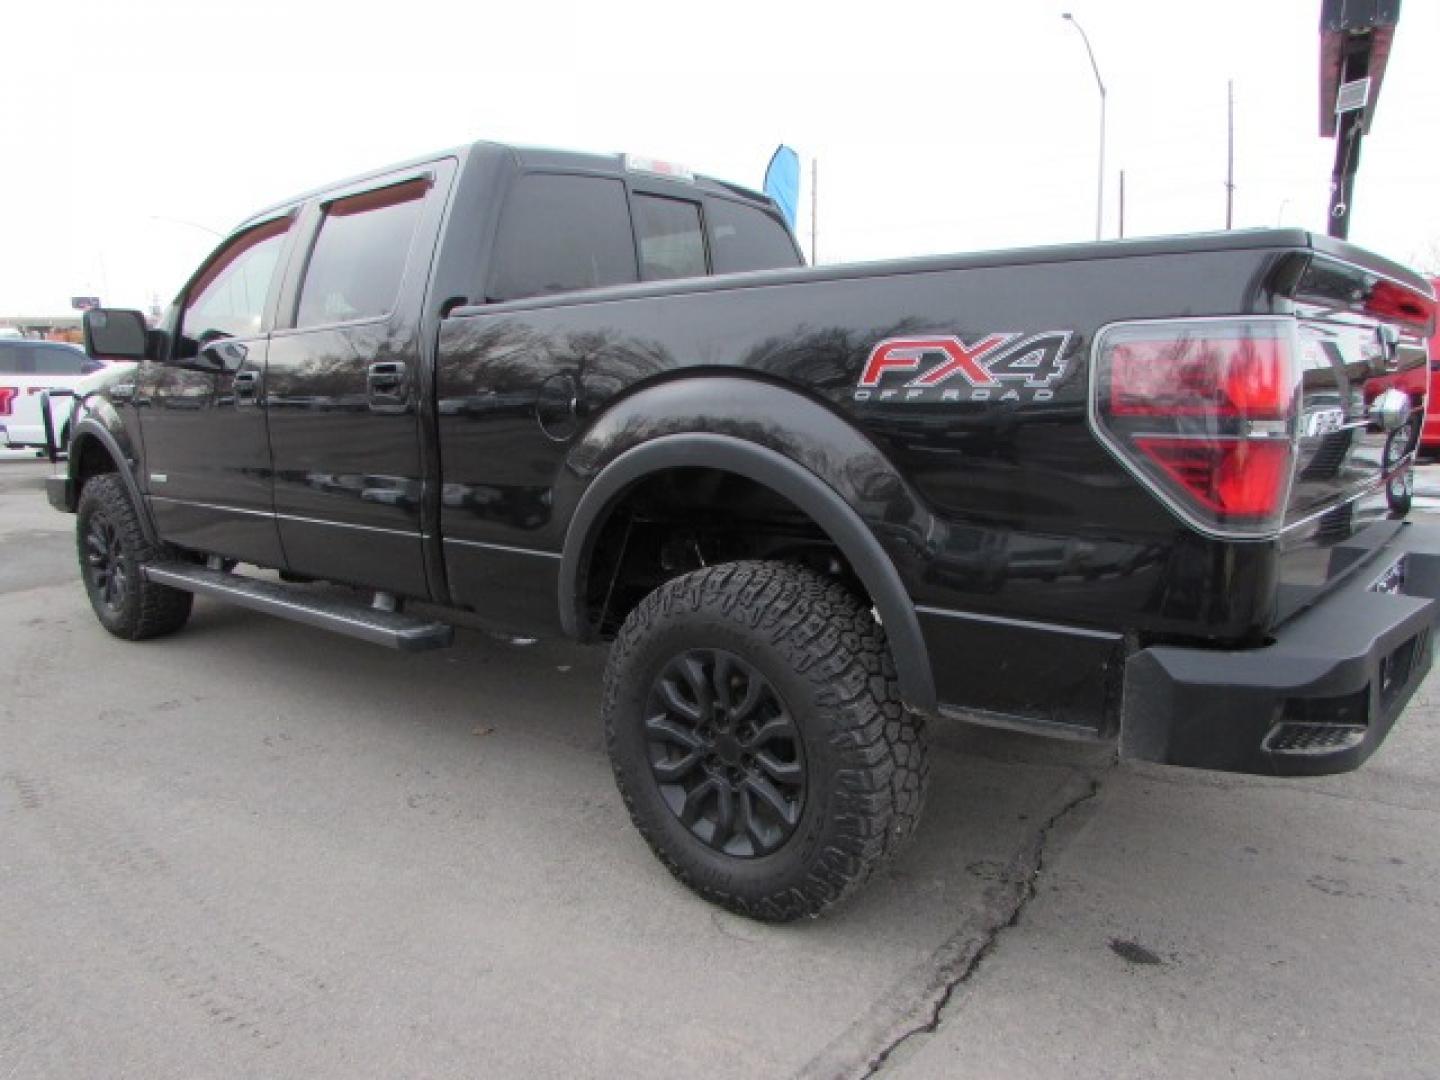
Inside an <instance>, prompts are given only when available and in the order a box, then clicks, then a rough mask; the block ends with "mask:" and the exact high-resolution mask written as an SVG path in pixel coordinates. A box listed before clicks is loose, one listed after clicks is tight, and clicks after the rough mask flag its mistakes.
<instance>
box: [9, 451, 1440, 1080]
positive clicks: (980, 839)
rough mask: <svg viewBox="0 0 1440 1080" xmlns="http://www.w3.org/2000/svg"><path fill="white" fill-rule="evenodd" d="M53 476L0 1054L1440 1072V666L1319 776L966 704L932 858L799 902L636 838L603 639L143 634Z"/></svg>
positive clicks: (652, 1066) (36, 594)
mask: <svg viewBox="0 0 1440 1080" xmlns="http://www.w3.org/2000/svg"><path fill="white" fill-rule="evenodd" d="M47 470H48V466H45V465H44V464H42V463H31V462H24V461H20V462H4V463H0V672H3V673H4V674H5V677H6V678H7V680H8V684H9V692H8V694H6V695H5V696H4V698H3V704H0V1078H8V1077H52V1076H53V1077H97V1076H106V1077H145V1078H147V1080H148V1078H167V1077H175V1078H180V1077H184V1078H187V1080H188V1078H202V1077H234V1076H246V1077H268V1076H275V1077H282V1076H283V1077H291V1076H297V1075H304V1076H306V1077H330V1076H333V1077H345V1078H351V1077H372V1076H373V1077H395V1076H407V1077H408V1076H415V1077H421V1076H424V1077H476V1076H498V1075H525V1076H542V1077H543V1076H556V1077H558V1076H625V1077H650V1076H673V1075H676V1074H681V1075H683V1074H686V1073H690V1072H694V1071H700V1070H706V1071H708V1072H709V1073H710V1074H711V1075H721V1076H767V1077H768V1076H789V1075H801V1076H811V1077H820V1076H866V1075H872V1074H877V1073H878V1074H879V1075H885V1074H890V1073H898V1074H900V1075H906V1074H909V1075H914V1076H955V1075H974V1076H1037V1077H1038V1076H1071V1075H1085V1074H1091V1075H1175V1076H1213V1075H1217V1074H1226V1073H1236V1074H1240V1075H1261V1074H1264V1075H1294V1076H1301V1075H1304V1076H1314V1075H1334V1076H1365V1075H1377V1076H1378V1075H1386V1076H1405V1075H1416V1076H1419V1075H1434V1074H1436V1073H1437V1072H1440V1036H1437V1032H1440V1022H1437V1021H1436V1020H1435V1017H1436V1016H1437V1015H1440V982H1437V976H1436V974H1435V965H1434V955H1435V948H1434V942H1435V940H1436V937H1437V930H1440V888H1437V876H1440V837H1437V830H1436V824H1437V812H1440V794H1437V784H1436V776H1437V769H1440V735H1437V733H1436V731H1435V724H1434V720H1435V711H1436V710H1435V704H1434V702H1433V701H1432V700H1431V698H1430V696H1429V695H1430V694H1431V693H1436V692H1437V691H1434V690H1431V689H1430V688H1429V687H1427V691H1426V694H1427V696H1426V699H1425V700H1424V701H1420V702H1417V703H1416V704H1414V705H1412V707H1411V709H1410V711H1409V713H1408V714H1407V715H1406V717H1405V718H1404V719H1403V720H1402V722H1401V725H1400V726H1399V728H1398V729H1397V731H1396V733H1395V734H1394V736H1392V738H1391V740H1390V742H1389V743H1388V744H1387V746H1386V747H1384V748H1383V749H1382V750H1381V752H1380V753H1379V754H1378V755H1377V757H1376V758H1375V759H1373V761H1372V763H1371V764H1370V766H1369V767H1367V768H1366V769H1365V770H1362V771H1361V772H1359V773H1355V774H1352V775H1350V776H1345V777H1338V778H1329V779H1324V780H1320V781H1307V782H1280V781H1274V780H1252V779H1248V778H1237V777H1224V776H1215V775H1212V774H1201V773H1180V772H1176V771H1170V770H1160V769H1148V768H1137V767H1131V766H1121V767H1118V768H1117V767H1112V766H1111V765H1110V762H1109V760H1108V758H1107V757H1106V756H1105V755H1104V754H1097V753H1096V752H1094V751H1093V750H1091V751H1087V750H1081V749H1077V748H1074V747H1070V746H1065V745H1058V744H1052V743H1046V742H1040V741H1035V740H1029V739H1025V738H1022V737H1018V736H1003V735H1000V734H996V733H986V732H981V731H978V730H969V729H965V728H962V727H958V726H947V727H944V728H942V729H940V730H937V731H936V732H935V733H934V738H933V755H934V766H935V767H934V786H933V789H932V798H931V802H930V806H929V811H928V814H927V817H926V820H925V823H924V825H923V827H922V829H921V831H920V835H919V836H918V837H917V840H916V843H915V844H914V846H913V847H912V848H911V849H910V851H909V852H908V853H907V854H906V855H905V856H904V857H902V858H901V859H900V860H899V861H898V862H897V864H896V865H895V866H894V867H893V868H892V869H891V870H890V872H889V873H888V874H886V875H885V876H884V878H883V879H882V880H880V881H878V882H876V883H875V884H874V885H873V886H872V887H871V888H870V889H869V890H868V891H866V892H865V893H863V894H862V895H861V896H860V897H858V898H857V900H856V902H854V903H852V904H850V905H849V906H848V907H845V908H843V909H842V910H840V911H838V912H836V913H834V914H832V915H830V916H828V917H826V918H823V919H820V920H817V921H813V922H807V923H804V924H801V925H796V926H790V927H778V928H777V927H767V926H762V925H758V924H754V923H749V922H746V921H744V920H740V919H737V918H734V917H732V916H729V915H727V914H724V913H721V912H718V911H716V910H715V909H712V908H710V907H709V906H707V905H705V904H703V903H702V902H700V901H698V900H696V899H694V898H693V897H691V895H690V894H689V893H688V892H686V891H685V890H683V889H682V888H680V887H679V886H678V885H676V884H675V883H674V882H673V881H672V880H671V879H670V877H669V876H668V874H666V873H665V872H664V870H663V869H662V868H661V867H660V866H659V864H658V863H657V862H655V860H654V859H653V858H652V857H651V856H650V854H649V852H648V850H647V849H646V848H645V847H644V845H643V843H642V842H641V841H640V840H639V838H638V837H637V836H636V834H635V833H634V831H633V829H632V828H631V826H630V824H629V822H628V820H627V819H626V817H625V813H624V810H623V808H622V806H621V804H620V800H619V798H618V796H617V795H616V794H615V791H614V787H613V784H612V782H611V778H610V775H609V766H608V764H607V762H606V760H605V756H604V752H603V749H602V747H601V741H600V736H599V730H598V724H597V722H596V717H595V712H596V701H597V696H598V673H599V670H600V667H601V664H602V663H603V655H602V654H601V653H600V652H598V651H589V650H579V649H575V648H571V647H568V646H563V645H559V644H555V643H541V644H538V645H534V646H531V647H520V646H517V645H515V644H512V643H510V642H508V641H506V640H503V639H499V638H493V637H490V636H487V635H484V634H479V633H473V632H463V633H462V634H461V635H460V639H459V644H458V646H457V647H456V648H455V649H453V650H450V651H447V652H440V653H435V654H430V655H422V656H409V657H407V656H401V655H398V654H394V653H390V652H387V651H385V650H382V649H378V648H376V647H374V646H369V645H365V644H363V643H359V642H352V641H348V640H344V639H339V638H334V637H331V636H328V635H326V634H324V633H323V632H320V631H315V630H310V629H307V628H304V627H299V626H295V625H291V624H287V623H283V622H277V621H274V620H271V619H267V618H266V617H264V616H261V615H258V614H253V613H250V612H244V611H240V610H236V609H229V608H225V607H221V606H219V605H215V604H211V603H206V602H200V603H198V604H197V607H196V615H195V617H194V618H193V619H192V621H191V624H190V626H189V627H187V628H186V630H185V631H184V632H183V633H181V634H179V635H177V636H175V637H173V638H170V639H167V640H163V641H157V642H152V643H146V644H143V645H127V644H124V643H121V642H118V641H115V640H113V639H111V638H109V637H108V636H107V635H106V634H105V633H104V632H103V631H102V630H101V629H100V628H99V626H98V624H96V622H95V621H94V619H93V617H92V615H91V614H90V611H89V608H88V606H87V605H86V602H85V599H84V595H83V592H82V590H81V588H80V585H79V583H78V580H77V579H76V576H75V568H74V554H73V545H72V541H71V539H70V532H69V530H70V527H71V525H72V519H69V518H66V517H64V516H62V515H58V514H54V513H53V512H51V511H50V510H49V509H48V507H46V506H45V504H44V495H43V490H42V477H43V476H44V474H45V472H46V471H47ZM1432 685H1433V682H1432Z"/></svg>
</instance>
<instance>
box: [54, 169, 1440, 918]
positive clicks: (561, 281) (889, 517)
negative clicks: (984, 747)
mask: <svg viewBox="0 0 1440 1080" xmlns="http://www.w3.org/2000/svg"><path fill="white" fill-rule="evenodd" d="M1433 319H1434V297H1433V294H1432V293H1431V291H1430V289H1429V286H1428V285H1427V284H1426V283H1425V282H1424V281H1423V280H1422V279H1421V278H1419V277H1417V276H1415V275H1414V274H1412V273H1410V272H1409V271H1407V270H1405V269H1403V268H1401V267H1399V266H1397V265H1394V264H1393V263H1390V262H1387V261H1385V260H1383V259H1380V258H1377V257H1376V256H1374V255H1371V254H1369V253H1367V252H1365V251H1362V250H1360V249H1358V248H1355V247H1352V246H1348V245H1346V244H1342V243H1338V242H1335V241H1331V240H1329V239H1326V238H1324V237H1319V236H1314V235H1311V234H1310V233H1307V232H1304V231H1300V230H1295V229H1288V230H1266V231H1250V232H1231V233H1224V234H1217V235H1204V236H1190V237H1183V238H1169V239H1152V240H1141V241H1123V242H1113V243H1103V244H1085V245H1076V246H1066V247H1050V248H1037V249H1032V250H1022V251H1006V252H990V253H980V254H966V255H955V256H947V257H939V258H923V259H913V260H905V261H895V262H884V263H874V264H869V265H851V266H835V267H825V268H822V269H815V268H810V269H807V268H805V267H804V266H803V265H802V259H801V256H800V253H799V251H798V249H797V247H796V244H795V242H794V239H793V237H792V235H791V233H790V232H789V230H788V229H787V227H786V226H785V224H784V222H783V220H782V219H781V217H780V216H779V215H778V214H777V212H776V210H775V208H774V206H773V205H772V204H771V203H770V202H769V201H768V200H766V199H765V198H764V197H763V196H760V195H758V194H756V193H754V192H752V191H748V190H746V189H743V188H739V187H735V186H732V185H730V184H726V183H722V182H719V181H716V180H712V179H708V178H704V177H696V176H692V175H690V174H688V173H686V172H685V171H683V170H681V169H677V168H674V167H670V166H665V165H662V164H660V163H655V162H645V161H639V160H636V159H633V158H624V157H606V156H595V155H585V154H574V153H565V152H558V151H540V150H526V149H515V148H511V147H505V146H499V145H495V144H490V143H477V144H474V145H471V146H467V147H464V148H461V149H458V150H453V151H447V152H445V153H441V154H437V155H434V156H433V157H428V158H425V159H422V160H419V161H414V162H411V163H409V164H405V165H400V166H397V167H394V168H390V169H386V170H384V171H381V172H376V173H374V174H371V175H369V176H365V177H362V178H359V179H355V180H351V181H347V182H345V183H342V184H338V185H335V186H333V187H328V188H326V189H324V190H321V191H316V192H312V193H310V194H307V195H303V196H299V197H297V198H295V199H291V200H288V201H286V202H284V203H281V204H279V205H277V206H275V207H273V208H271V209H269V210H266V211H264V212H262V213H260V214H257V215H256V216H255V217H253V218H251V219H250V220H249V221H247V222H246V223H245V224H244V225H242V226H241V227H240V228H239V229H238V230H237V231H236V232H235V233H234V234H233V235H232V236H231V237H230V238H228V239H227V240H225V242H224V243H223V244H221V245H220V247H219V248H218V249H217V250H216V251H215V253H214V254H213V255H211V256H210V258H209V259H207V260H206V262H205V263H204V264H203V265H202V266H201V267H200V268H199V269H198V270H197V271H196V273H195V275H194V277H192V278H191V279H190V281H189V282H188V283H187V284H186V285H185V286H184V288H183V289H182V290H181V291H180V294H179V296H178V297H177V299H176V301H175V303H174V305H173V307H172V308H171V309H170V312H169V313H168V315H167V316H166V317H165V319H164V321H163V324H162V325H161V326H160V327H159V328H158V329H152V328H147V326H146V325H145V323H144V321H143V319H142V318H141V316H140V315H139V313H138V312H127V311H121V310H101V311H97V312H91V313H89V314H88V315H87V318H86V327H87V346H88V348H89V350H90V352H91V354H92V355H94V356H97V357H104V358H106V359H119V360H126V359H128V360H136V361H139V364H138V366H128V365H127V366H125V367H123V368H120V369H117V370H118V371H120V374H118V375H116V376H114V377H112V378H111V379H110V380H109V381H108V383H107V384H106V385H105V386H103V387H100V388H98V389H95V390H94V391H93V392H90V393H88V394H87V395H85V396H84V397H83V399H81V400H77V401H76V403H75V405H74V411H73V414H72V416H71V424H70V430H71V442H70V446H69V457H68V468H67V470H66V471H65V473H64V474H63V475H58V476H56V477H53V478H52V480H51V483H50V488H49V495H50V499H51V501H52V502H53V504H54V505H55V506H56V507H58V508H61V509H64V510H67V511H71V512H78V522H77V529H78V532H77V535H78V547H79V556H80V569H81V573H82V575H83V578H84V583H85V588H86V589H87V591H88V594H89V597H90V601H91V603H92V605H93V606H94V609H95V612H96V615H97V616H98V617H99V619H100V621H101V622H102V623H103V624H104V625H105V627H106V628H107V629H108V630H110V631H111V632H112V633H114V634H116V635H118V636H120V637H122V638H129V639H139V638H147V637H153V636H156V635H160V634H165V633H169V632H171V631H174V630H177V629H179V628H180V626H181V625H182V624H183V623H184V622H185V621H186V618H187V616H188V614H189V612H190V606H191V601H192V598H193V596H194V595H195V594H197V593H198V594H201V595H206V596H212V597H219V598H221V599H225V600H229V601H233V602H236V603H240V604H244V605H248V606H250V607H253V608H258V609H261V610H264V611H268V612H271V613H273V614H277V615H281V616H284V617H288V618H294V619H298V620H301V621H304V622H308V623H311V624H314V625H317V626H321V627H326V628H329V629H331V630H335V631H338V632H341V633H346V634H352V635H356V636H358V637H362V638H366V639H369V640H372V641H376V642H380V643H383V644H388V645H391V646H393V647H396V648H401V649H423V648H430V647H438V646H443V645H446V644H448V643H449V642H450V640H451V633H452V627H453V626H454V625H457V624H458V625H467V624H470V623H474V622H477V621H478V622H483V623H485V624H487V625H491V626H494V627H498V628H503V629H507V630H510V631H514V632H519V633H522V634H525V635H546V634H563V635H565V636H567V637H570V638H573V639H577V640H579V641H595V642H609V643H610V657H609V665H608V669H607V674H606V680H605V688H604V698H603V700H604V705H603V712H604V723H605V728H606V734H607V739H608V745H609V750H610V754H611V757H612V760H613V764H614V770H615V776H616V779H617V781H618V783H619V787H620V790H621V793H622V794H623V796H624V800H625V802H626V805H627V806H628V808H629V810H630V813H631V815H632V817H633V819H634V821H635V823H636V825H637V826H638V827H639V829H640V831H641V832H642V833H643V834H644V836H645V838H646V839H647V840H648V841H649V843H650V844H651V845H652V846H653V848H654V849H655V851H656V853H657V854H658V855H659V857H660V858H661V859H662V860H663V861H664V862H665V864H666V865H667V866H668V867H669V868H670V869H671V870H672V871H673V872H674V873H675V874H676V875H677V876H678V877H679V878H680V879H681V880H682V881H684V882H685V883H686V884H687V885H689V886H690V887H691V888H693V889H695V890H696V891H697V892H698V893H700V894H701V895H703V896H704V897H706V898H708V899H710V900H712V901H715V902H718V903H720V904H723V905H725V906H727V907H730V908H732V909H734V910H737V911H740V912H744V913H747V914H751V915H754V916H757V917H761V918H768V919H788V918H794V917H796V916H800V915H808V914H813V913H815V912H817V911H819V910H820V909H822V908H824V907H825V906H826V905H828V904H830V903H831V902H833V901H835V900H837V899H838V898H840V897H841V896H842V895H844V894H846V893H847V892H849V891H850V890H851V889H853V888H854V887H855V886H857V885H858V884H859V883H860V882H862V881H863V880H864V879H865V878H866V877H867V876H868V875H869V874H871V873H872V872H873V871H874V869H875V868H876V867H877V866H878V865H880V864H881V863H882V861H883V860H884V858H885V857H886V856H887V855H889V854H890V853H891V852H892V851H893V850H895V848H896V847H897V846H898V845H899V844H900V843H901V842H902V841H903V840H904V839H905V838H906V837H907V835H909V834H910V833H911V832H912V831H913V829H914V827H915V823H916V819H917V815H918V814H919V812H920V808H921V803H922V800H923V797H924V791H925V786H926V779H927V768H926V756H925V754H926V751H925V735H924V725H925V722H926V719H927V718H929V719H934V718H938V717H944V718H954V719H956V720H965V721H969V722H979V723H988V724H995V725H1000V726H1004V727H1009V728H1015V729H1020V730H1023V731H1029V732H1036V733H1041V734H1045V735H1051V736H1059V737H1062V738H1068V739H1082V740H1093V741H1108V742H1112V743H1114V744H1116V745H1118V748H1119V751H1120V752H1121V753H1122V754H1123V755H1125V756H1129V757H1132V758H1136V759H1141V760H1149V761H1155V762H1166V763H1170V764H1174V765H1187V766H1196V767H1203V768H1209V769H1222V770H1232V771H1245V772H1263V773H1275V774H1303V773H1324V772H1333V771H1337V770H1344V769H1350V768H1354V767H1355V766H1357V765H1358V764H1359V763H1360V762H1361V761H1362V760H1363V759H1364V758H1365V757H1366V756H1367V755H1369V754H1370V753H1371V752H1372V751H1373V750H1374V749H1375V747H1376V746H1377V745H1378V744H1379V743H1380V741H1381V740H1382V739H1384V737H1385V735H1386V733H1387V731H1388V729H1389V728H1390V726H1391V724H1392V723H1393V722H1394V720H1395V718H1396V716H1397V715H1398V714H1399V713H1400V712H1401V710H1402V709H1403V707H1404V706H1405V703H1406V702H1407V700H1408V699H1409V698H1410V696H1411V694H1412V692H1413V691H1414V689H1415V687H1416V686H1417V684H1418V683H1419V682H1420V680H1421V679H1422V678H1423V677H1424V675H1425V673H1426V671H1427V670H1428V669H1429V667H1430V663H1431V652H1432V647H1431V641H1432V633H1431V631H1432V626H1433V625H1434V624H1435V621H1436V618H1437V611H1440V605H1437V602H1436V598H1437V597H1440V536H1437V534H1436V532H1435V531H1433V530H1430V529H1428V528H1427V527H1424V526H1419V525H1413V524H1409V523H1407V522H1406V521H1405V520H1404V518H1405V513H1406V511H1407V509H1408V502H1409V490H1408V486H1407V485H1408V470H1409V466H1410V463H1411V460H1412V456H1413V453H1414V447H1415V443H1416V436H1417V433H1418V430H1419V419H1420V415H1421V413H1420V408H1423V402H1422V401H1420V400H1417V399H1416V397H1415V396H1414V395H1412V394H1407V393H1406V392H1403V391H1401V390H1397V389H1396V388H1395V386H1394V385H1393V384H1394V382H1395V381H1396V380H1395V378H1394V376H1395V375H1396V374H1397V373H1398V372H1402V371H1403V370H1405V369H1406V368H1408V367H1409V366H1411V365H1414V364H1420V363H1423V362H1424V352H1423V339H1424V337H1425V336H1426V334H1427V333H1428V331H1429V329H1430V327H1431V326H1432V324H1433Z"/></svg>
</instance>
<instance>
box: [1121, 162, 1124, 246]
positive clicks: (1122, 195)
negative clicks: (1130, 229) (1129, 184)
mask: <svg viewBox="0 0 1440 1080" xmlns="http://www.w3.org/2000/svg"><path fill="white" fill-rule="evenodd" d="M1120 239H1121V240H1124V239H1125V170H1124V169H1121V170H1120Z"/></svg>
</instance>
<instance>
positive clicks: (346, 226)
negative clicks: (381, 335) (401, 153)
mask: <svg viewBox="0 0 1440 1080" xmlns="http://www.w3.org/2000/svg"><path fill="white" fill-rule="evenodd" d="M429 190H430V181H429V180H425V179H420V180H409V181H407V182H405V183H403V184H392V185H391V186H390V187H386V188H381V189H380V190H378V191H367V192H366V193H365V194H363V195H354V196H351V197H350V198H348V199H337V200H335V201H334V202H333V203H331V204H330V205H329V206H327V207H326V208H325V219H324V221H322V222H321V224H320V235H319V236H317V237H316V238H315V247H314V249H313V250H312V251H311V253H310V261H309V264H308V265H307V266H306V267H305V281H304V284H302V285H301V287H300V310H299V313H298V314H297V315H296V318H295V325H296V327H305V326H323V325H325V324H326V323H339V322H352V321H354V320H356V319H374V318H379V317H381V316H383V315H388V314H390V312H391V311H392V310H394V307H395V299H396V297H398V296H399V295H400V281H401V279H402V278H403V277H404V276H405V264H406V262H407V261H408V260H409V257H410V244H411V241H412V240H413V239H414V237H415V226H416V225H417V224H418V223H419V221H420V208H421V207H422V206H423V205H424V201H425V193H426V192H427V191H429Z"/></svg>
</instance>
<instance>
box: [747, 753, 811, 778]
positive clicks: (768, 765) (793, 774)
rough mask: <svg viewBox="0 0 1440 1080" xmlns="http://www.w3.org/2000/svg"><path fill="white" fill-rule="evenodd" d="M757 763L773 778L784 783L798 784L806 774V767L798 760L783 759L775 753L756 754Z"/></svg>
mask: <svg viewBox="0 0 1440 1080" xmlns="http://www.w3.org/2000/svg"><path fill="white" fill-rule="evenodd" d="M755 764H757V765H759V766H760V767H761V768H762V769H764V770H765V771H766V772H767V773H769V774H770V776H771V778H772V779H774V780H777V781H779V782H780V783H782V784H792V785H793V784H798V783H799V782H800V781H801V780H802V779H803V778H804V776H805V767H804V766H803V765H801V764H800V762H798V761H781V760H780V759H779V758H777V757H776V756H775V755H774V754H768V753H764V752H761V753H758V754H756V755H755Z"/></svg>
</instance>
